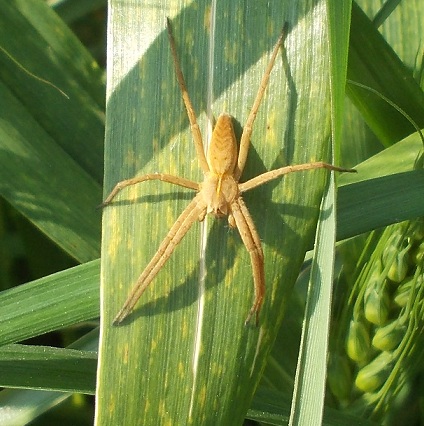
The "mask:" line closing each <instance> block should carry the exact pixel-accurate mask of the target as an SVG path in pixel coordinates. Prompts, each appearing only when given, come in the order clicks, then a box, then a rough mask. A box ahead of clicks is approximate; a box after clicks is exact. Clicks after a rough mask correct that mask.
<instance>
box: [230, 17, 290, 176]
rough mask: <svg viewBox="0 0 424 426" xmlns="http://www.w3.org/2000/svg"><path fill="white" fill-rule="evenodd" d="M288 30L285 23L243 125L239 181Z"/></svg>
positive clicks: (238, 167) (237, 170)
mask: <svg viewBox="0 0 424 426" xmlns="http://www.w3.org/2000/svg"><path fill="white" fill-rule="evenodd" d="M286 32H287V24H285V25H284V28H283V30H282V31H281V34H280V36H279V37H278V40H277V42H276V43H275V45H274V49H273V50H272V54H271V59H270V60H269V63H268V66H267V67H266V70H265V73H264V75H263V77H262V81H261V84H260V85H259V89H258V93H257V94H256V99H255V101H254V102H253V106H252V109H251V110H250V113H249V116H248V117H247V121H246V124H245V125H244V127H243V133H242V135H241V138H240V150H239V155H238V161H237V167H236V169H235V171H234V179H235V180H236V181H237V182H238V180H239V179H240V176H241V174H242V173H243V169H244V166H245V164H246V159H247V153H248V152H249V145H250V136H251V135H252V129H253V123H254V121H255V119H256V114H257V112H258V109H259V105H260V104H261V101H262V98H263V96H264V93H265V89H266V87H267V85H268V80H269V76H270V74H271V71H272V68H273V67H274V63H275V58H276V57H277V53H278V50H279V49H280V47H281V45H282V44H283V41H284V38H285V35H286Z"/></svg>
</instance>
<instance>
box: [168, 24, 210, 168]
mask: <svg viewBox="0 0 424 426" xmlns="http://www.w3.org/2000/svg"><path fill="white" fill-rule="evenodd" d="M166 28H167V30H168V37H169V44H170V46H171V54H172V59H173V60H174V66H175V74H176V75H177V80H178V84H179V86H180V89H181V93H182V96H183V101H184V105H185V107H186V110H187V115H188V119H189V121H190V128H191V133H192V135H193V140H194V145H195V147H196V152H197V158H198V160H199V164H200V167H201V169H202V170H203V173H207V172H208V171H209V166H208V162H207V161H206V155H205V150H204V147H203V142H202V134H201V133H200V128H199V125H198V124H197V119H196V114H195V112H194V108H193V105H192V103H191V100H190V96H189V94H188V90H187V86H186V83H185V80H184V75H183V72H182V71H181V65H180V61H179V59H178V55H177V48H176V47H175V39H174V35H173V34H172V26H171V20H170V19H169V18H166Z"/></svg>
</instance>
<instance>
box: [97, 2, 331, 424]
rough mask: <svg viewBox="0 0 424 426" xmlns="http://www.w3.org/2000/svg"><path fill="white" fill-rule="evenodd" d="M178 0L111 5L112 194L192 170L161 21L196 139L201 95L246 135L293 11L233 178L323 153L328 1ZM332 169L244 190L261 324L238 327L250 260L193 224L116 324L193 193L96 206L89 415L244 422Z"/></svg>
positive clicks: (127, 194)
mask: <svg viewBox="0 0 424 426" xmlns="http://www.w3.org/2000/svg"><path fill="white" fill-rule="evenodd" d="M176 6H177V5H175V4H172V8H171V3H170V2H169V3H163V8H162V9H160V10H158V9H154V10H152V9H151V8H150V7H147V6H144V5H143V4H138V3H137V4H135V3H132V4H131V7H129V5H127V4H123V3H122V2H114V1H112V2H111V9H110V20H109V25H110V27H109V39H108V43H109V53H110V55H113V57H112V56H110V62H109V65H110V67H109V69H108V75H109V86H108V106H107V124H106V135H107V136H106V147H105V149H106V158H105V184H106V193H107V192H108V191H110V190H111V189H112V187H113V185H114V184H115V183H116V182H117V181H119V180H122V179H124V178H128V177H131V176H133V175H135V174H136V173H138V174H142V173H146V172H155V171H160V172H166V173H172V174H177V175H180V176H184V177H187V178H191V179H194V180H198V179H199V178H200V173H199V170H198V167H197V160H196V158H195V153H194V147H193V144H192V140H191V135H190V132H189V127H188V122H187V118H186V116H185V111H184V109H183V105H182V101H181V94H180V92H179V88H178V86H177V85H176V82H175V76H174V72H173V68H172V62H171V57H170V53H169V46H168V40H167V36H166V31H165V17H166V16H167V15H168V16H170V17H171V18H172V23H173V28H174V33H175V37H176V40H177V50H178V53H179V56H180V60H181V64H182V68H183V71H184V74H185V77H186V80H187V86H188V91H189V93H190V95H191V97H192V101H193V104H194V106H195V109H196V112H197V114H198V117H199V124H200V126H201V128H202V132H203V135H204V138H206V134H207V132H206V127H207V126H206V115H207V114H206V112H207V110H208V99H209V100H210V101H211V102H212V104H213V105H212V110H213V112H214V113H215V114H216V115H218V114H219V113H220V112H221V111H224V110H225V111H228V112H230V113H231V114H232V115H233V116H234V117H235V120H236V123H239V124H238V125H237V126H236V127H237V133H238V134H240V127H242V126H243V124H244V122H245V120H246V117H247V115H248V113H249V109H250V107H251V105H252V103H253V99H254V96H255V94H256V91H257V89H258V84H259V81H260V78H261V76H262V74H263V72H264V69H265V67H266V64H267V62H268V58H269V51H270V49H271V47H272V45H273V44H274V43H275V40H276V38H277V36H278V34H279V31H280V29H281V27H282V26H283V23H284V22H285V21H288V23H289V34H288V38H287V41H286V48H287V53H285V52H283V53H282V55H281V56H280V55H278V60H277V65H276V67H275V69H274V70H273V73H272V75H271V79H270V84H269V90H268V91H267V93H266V97H265V99H264V102H263V104H262V106H261V109H260V110H259V113H258V117H257V121H256V123H255V126H254V132H253V135H252V147H251V149H250V153H249V159H248V164H247V167H246V170H245V173H244V175H243V177H242V180H245V179H248V178H249V177H252V176H255V175H257V174H260V173H261V172H264V171H265V170H269V169H272V168H276V167H279V166H282V165H285V164H296V163H303V162H308V161H312V160H317V159H324V160H329V153H330V146H329V139H330V135H331V128H330V89H329V79H328V76H329V61H328V50H327V49H328V39H327V33H326V17H325V16H326V14H325V3H324V2H320V1H317V2H306V1H305V2H301V3H300V4H297V5H296V8H294V7H292V5H290V4H287V5H283V4H282V3H281V2H279V1H272V2H265V1H259V2H255V3H248V4H246V3H243V2H239V1H235V2H232V3H224V2H218V3H217V5H216V10H214V9H211V7H210V6H205V5H204V4H198V3H187V4H185V3H184V4H179V5H178V7H177V8H175V7H176ZM211 22H212V28H214V31H212V32H211V31H210V23H211ZM209 52H210V53H209ZM208 58H209V59H208ZM212 71H213V73H212ZM325 178H326V173H325V172H323V171H314V172H310V173H298V174H293V175H291V176H287V177H286V178H284V179H283V180H282V181H281V180H280V181H275V182H273V183H270V184H268V185H266V186H263V187H262V188H260V189H258V190H254V191H252V192H251V193H250V194H246V197H245V199H246V204H247V205H248V207H249V209H250V211H251V214H252V216H253V219H254V221H255V223H256V225H257V228H258V231H259V234H260V235H261V239H262V242H263V245H264V252H265V263H266V288H267V290H266V297H265V304H264V307H263V310H262V312H261V316H260V323H259V326H258V327H254V326H252V325H250V326H248V327H245V326H244V320H245V318H246V315H247V313H248V311H249V308H250V306H251V304H252V300H253V285H252V272H251V267H250V260H249V256H248V254H247V253H246V250H245V248H244V247H243V246H242V244H241V242H240V238H239V236H238V235H237V232H236V231H231V230H229V229H228V225H226V223H225V221H217V220H213V219H208V220H207V222H205V223H204V224H201V225H198V224H194V225H193V229H192V230H191V231H190V232H189V233H188V235H187V236H186V237H185V239H184V240H183V242H182V243H181V244H180V246H179V247H177V249H176V251H175V253H174V254H173V256H172V259H171V260H170V261H169V262H168V263H167V264H166V265H165V267H164V268H163V269H162V270H161V271H160V273H159V275H158V276H157V278H156V279H155V281H154V282H153V283H152V285H151V287H150V288H149V289H148V290H147V291H146V293H145V294H144V295H143V297H142V299H141V300H140V302H139V304H138V305H137V307H136V309H135V311H134V312H133V314H132V315H131V316H130V318H128V320H127V321H125V323H124V324H123V325H122V326H120V327H112V325H111V323H112V320H113V318H114V316H115V315H116V313H117V311H118V310H119V308H120V307H121V305H122V303H123V302H124V300H125V298H126V296H127V294H128V292H129V291H130V289H131V288H132V286H133V284H134V282H135V280H136V278H137V276H138V275H139V274H140V273H141V271H142V269H143V267H144V266H145V265H146V263H147V262H148V260H149V259H150V258H151V256H152V255H153V254H154V252H155V250H156V248H157V247H158V245H159V243H160V241H161V240H162V239H163V238H164V236H165V235H166V233H167V230H168V229H169V227H170V226H171V225H172V224H173V223H174V221H175V219H176V217H177V215H178V214H179V213H180V212H181V211H182V209H183V208H184V206H185V205H187V202H188V200H189V199H191V198H192V197H193V194H191V193H190V192H189V191H185V190H181V189H178V188H173V187H171V186H170V185H167V184H160V183H158V182H148V183H145V184H143V185H139V186H136V187H132V188H128V189H127V190H125V191H122V193H121V194H120V195H119V197H117V199H116V202H115V203H114V204H112V205H111V206H109V207H108V208H107V209H105V212H104V229H103V231H104V232H103V250H102V253H103V256H104V257H103V262H102V295H103V296H102V300H103V303H102V307H101V310H102V325H101V342H102V346H101V349H100V359H99V377H98V388H97V418H96V422H97V424H101V425H107V424H117V422H119V423H126V424H144V425H147V424H158V423H171V424H181V423H184V424H186V423H190V422H191V423H193V424H200V423H202V424H229V423H231V424H240V423H241V422H242V420H243V418H244V416H245V413H246V411H247V408H248V407H249V403H250V400H251V398H252V395H253V392H254V390H255V387H256V385H257V383H258V380H259V378H260V374H261V371H262V369H263V368H264V365H265V361H266V356H267V354H268V353H269V350H270V348H271V346H272V343H273V341H274V339H275V336H276V333H277V330H278V327H279V324H280V322H281V319H282V315H283V308H284V304H285V302H286V300H287V297H288V295H289V294H290V291H291V288H292V286H293V283H294V280H295V278H296V276H297V273H298V270H299V267H300V265H301V263H302V260H303V257H304V253H305V251H306V248H307V247H308V245H309V244H310V243H311V241H312V238H313V233H314V227H315V223H316V220H317V217H318V208H319V203H320V201H319V200H320V197H321V193H322V190H323V184H324V182H325ZM206 240H207V241H206ZM110 389H114V392H113V393H111V392H110ZM176 389H178V391H175V390H176Z"/></svg>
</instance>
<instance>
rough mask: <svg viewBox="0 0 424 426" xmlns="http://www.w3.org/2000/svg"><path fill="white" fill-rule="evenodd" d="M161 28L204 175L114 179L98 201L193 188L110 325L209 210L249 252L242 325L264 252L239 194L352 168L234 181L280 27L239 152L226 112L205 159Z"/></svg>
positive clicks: (260, 279) (257, 304)
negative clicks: (148, 185) (134, 192)
mask: <svg viewBox="0 0 424 426" xmlns="http://www.w3.org/2000/svg"><path fill="white" fill-rule="evenodd" d="M167 30H168V36H169V43H170V46H171V53H172V57H173V61H174V65H175V71H176V76H177V80H178V84H179V86H180V88H181V92H182V97H183V100H184V105H185V107H186V110H187V115H188V118H189V121H190V127H191V132H192V135H193V140H194V144H195V147H196V152H197V158H198V160H199V164H200V167H201V169H202V171H203V174H204V180H203V182H202V183H197V182H193V181H191V180H188V179H184V178H181V177H178V176H173V175H169V174H165V173H153V174H146V175H143V176H139V177H134V178H132V179H127V180H123V181H121V182H119V183H118V184H117V185H116V186H115V187H114V189H113V190H112V192H111V193H110V194H109V196H108V197H107V198H106V199H105V201H104V202H103V204H102V206H106V205H108V204H109V203H111V201H112V200H113V198H114V197H115V196H116V194H117V193H118V192H119V191H120V190H121V189H123V188H125V187H127V186H130V185H134V184H136V183H140V182H144V181H146V180H161V181H164V182H169V183H172V184H175V185H179V186H182V187H185V188H190V189H194V190H196V191H197V194H196V196H195V197H194V199H193V200H192V201H191V202H190V204H189V205H188V206H187V207H186V208H185V210H184V211H183V212H182V214H181V215H180V217H179V218H178V219H177V220H176V222H175V223H174V225H173V226H172V227H171V229H170V230H169V232H168V235H167V236H166V237H165V239H164V240H163V242H162V244H161V245H160V246H159V249H158V250H157V252H156V254H155V255H154V256H153V258H152V260H151V261H150V262H149V264H148V265H147V266H146V268H145V269H144V271H143V272H142V274H141V275H140V277H139V278H138V280H137V283H136V284H135V286H134V288H133V289H132V291H131V293H130V294H129V296H128V298H127V300H126V301H125V303H124V305H123V307H122V308H121V310H120V311H119V312H118V314H117V315H116V317H115V319H114V324H119V323H120V322H122V321H123V320H124V318H126V317H127V316H128V315H129V313H130V312H131V310H132V309H133V307H134V305H135V304H136V303H137V301H138V299H139V298H140V297H141V295H142V294H143V292H144V291H145V290H146V288H147V286H148V285H149V284H150V283H151V282H152V280H153V278H154V277H155V276H156V274H157V273H158V272H159V270H160V269H161V268H162V266H163V265H164V263H165V262H166V261H167V260H168V258H169V257H170V256H171V254H172V252H173V251H174V249H175V247H176V246H177V245H178V243H179V242H180V241H181V239H182V238H183V237H184V235H185V234H186V233H187V231H188V230H189V229H190V227H191V225H192V224H193V223H194V222H195V221H196V220H199V221H202V220H203V219H204V218H205V216H206V214H207V213H212V214H213V215H214V216H216V217H222V216H228V223H229V225H230V227H232V228H237V229H238V230H239V232H240V236H241V239H242V240H243V243H244V245H245V246H246V248H247V250H248V252H249V254H250V259H251V263H252V269H253V282H254V288H255V299H254V302H253V306H252V308H251V309H250V311H249V314H248V316H247V318H246V321H245V323H246V324H247V323H248V322H249V321H250V319H251V318H252V317H253V315H255V316H256V323H257V322H258V316H259V312H260V309H261V306H262V303H263V300H264V295H265V275H264V255H263V252H262V245H261V241H260V238H259V235H258V232H257V231H256V228H255V225H254V223H253V220H252V217H251V216H250V213H249V210H248V209H247V207H246V205H245V204H244V201H243V199H242V197H241V194H242V193H243V192H246V191H248V190H250V189H253V188H256V187H257V186H259V185H263V184H264V183H267V182H269V181H271V180H273V179H276V178H278V177H280V176H282V175H285V174H287V173H291V172H296V171H301V170H311V169H319V168H325V169H329V170H336V171H340V172H352V171H354V170H351V169H343V168H340V167H336V166H333V165H331V164H327V163H323V162H314V163H306V164H299V165H294V166H287V167H282V168H279V169H276V170H271V171H269V172H266V173H263V174H261V175H259V176H256V177H254V178H253V179H250V180H248V181H247V182H243V183H239V179H240V176H241V174H242V172H243V169H244V165H245V163H246V158H247V153H248V150H249V144H250V135H251V133H252V126H253V123H254V121H255V118H256V113H257V111H258V108H259V105H260V103H261V100H262V97H263V94H264V92H265V89H266V86H267V84H268V80H269V75H270V73H271V70H272V68H273V66H274V62H275V58H276V56H277V53H278V50H279V48H280V47H281V45H282V43H283V39H284V33H285V31H282V33H281V35H280V37H279V38H278V40H277V42H276V44H275V46H274V49H273V51H272V55H271V59H270V61H269V64H268V66H267V68H266V70H265V73H264V76H263V77H262V81H261V84H260V86H259V90H258V93H257V95H256V99H255V101H254V103H253V106H252V109H251V111H250V113H249V117H248V118H247V122H246V124H245V126H244V128H243V133H242V135H241V139H240V151H239V153H238V155H237V141H236V137H235V135H234V129H233V124H232V119H231V116H230V115H228V114H221V115H220V116H219V117H218V120H217V122H216V124H215V127H214V130H213V133H212V139H211V142H210V147H209V151H208V156H207V158H206V156H205V153H204V148H203V142H202V136H201V133H200V129H199V126H198V124H197V121H196V114H195V112H194V109H193V106H192V104H191V101H190V97H189V95H188V92H187V88H186V84H185V81H184V77H183V74H182V71H181V66H180V63H179V60H178V56H177V51H176V47H175V40H174V36H173V34H172V28H171V23H170V20H169V19H167Z"/></svg>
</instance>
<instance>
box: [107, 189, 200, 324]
mask: <svg viewBox="0 0 424 426" xmlns="http://www.w3.org/2000/svg"><path fill="white" fill-rule="evenodd" d="M205 210H206V204H205V203H204V202H203V201H202V198H201V197H200V196H199V194H198V195H196V197H194V198H193V200H192V201H191V202H190V204H189V205H188V206H187V207H186V208H185V209H184V211H183V212H182V213H181V215H180V216H179V217H178V219H177V220H176V221H175V223H174V224H173V225H172V227H171V229H170V230H169V232H168V235H167V236H166V237H165V239H164V240H163V241H162V243H161V245H160V246H159V248H158V250H157V252H156V253H155V255H154V256H153V258H152V260H151V261H150V262H149V263H148V265H147V266H146V268H145V269H144V271H143V272H142V274H141V275H140V277H139V278H138V280H137V282H136V284H135V285H134V288H133V289H132V290H131V293H130V294H129V296H128V298H127V300H126V301H125V303H124V305H123V306H122V308H121V310H120V311H119V312H118V314H117V315H116V317H115V319H114V320H113V324H115V325H116V324H119V323H121V322H122V321H123V320H124V319H125V318H126V317H127V316H128V315H129V313H130V312H131V310H132V309H133V308H134V305H135V304H136V303H137V301H138V299H139V298H140V297H141V295H142V294H143V293H144V291H145V290H146V288H147V287H148V285H149V284H150V283H151V282H152V280H153V278H154V277H155V276H156V274H157V273H158V272H159V270H160V269H161V268H162V266H163V265H164V264H165V262H166V261H167V260H168V259H169V257H170V256H171V254H172V253H173V251H174V249H175V247H176V246H177V245H178V244H179V242H180V241H181V240H182V238H183V237H184V235H185V234H186V233H187V231H188V230H189V229H190V228H191V225H192V224H193V223H194V222H195V221H196V220H197V219H199V218H201V217H204V211H205Z"/></svg>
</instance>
